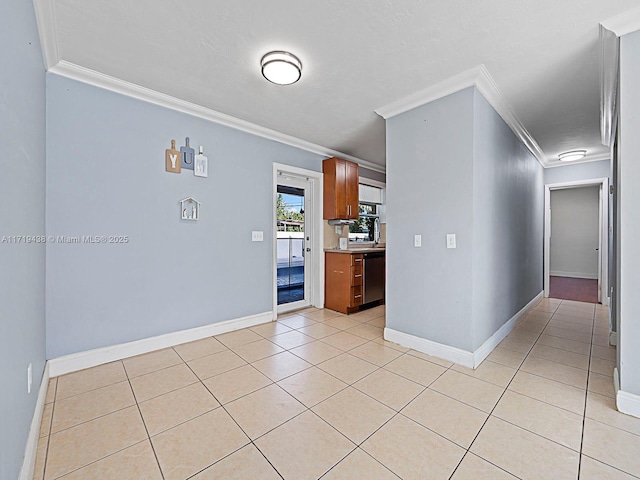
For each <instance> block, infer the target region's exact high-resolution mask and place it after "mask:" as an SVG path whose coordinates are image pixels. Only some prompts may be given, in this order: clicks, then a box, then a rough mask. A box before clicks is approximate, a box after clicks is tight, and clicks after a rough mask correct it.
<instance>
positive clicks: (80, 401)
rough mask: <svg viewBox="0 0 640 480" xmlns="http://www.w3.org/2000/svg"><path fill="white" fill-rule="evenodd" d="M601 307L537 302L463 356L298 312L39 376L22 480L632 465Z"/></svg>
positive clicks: (361, 319)
mask: <svg viewBox="0 0 640 480" xmlns="http://www.w3.org/2000/svg"><path fill="white" fill-rule="evenodd" d="M606 318H607V317H606V310H605V309H604V308H603V307H601V306H595V305H592V304H584V303H577V302H568V301H560V300H543V301H542V302H541V303H539V304H538V305H537V306H536V307H535V309H534V310H533V311H532V312H530V313H529V314H528V315H527V316H526V318H525V319H524V320H522V322H521V323H520V324H519V325H518V327H517V328H516V329H515V330H514V331H513V332H512V333H511V334H510V335H509V336H508V337H507V338H506V339H505V340H504V341H503V342H502V343H501V344H500V345H499V346H498V347H497V348H496V349H495V350H494V351H493V352H492V353H491V355H489V357H488V358H487V359H486V360H485V361H484V362H483V363H482V365H481V366H480V367H479V368H478V369H476V370H475V371H474V370H470V369H467V368H464V367H460V366H458V365H453V364H451V363H450V362H446V361H443V360H441V359H438V358H434V357H430V356H428V355H424V354H422V353H419V352H415V351H413V350H408V349H406V348H402V347H400V346H399V345H396V344H393V343H390V342H386V341H385V340H383V338H382V334H383V330H382V327H383V326H384V324H385V309H384V307H376V308H374V309H371V310H366V311H363V312H360V313H358V314H355V315H350V316H348V317H347V316H344V315H340V314H337V313H335V312H331V311H329V310H317V309H307V310H304V311H301V312H297V313H295V314H290V315H288V316H285V317H283V318H280V319H279V321H278V322H272V323H269V324H264V325H260V326H257V327H252V328H248V329H244V330H240V331H236V332H232V333H227V334H224V335H220V336H218V337H214V338H207V339H204V340H200V341H197V342H193V343H190V344H184V345H180V346H177V347H175V348H168V349H165V350H161V351H157V352H153V353H149V354H146V355H142V356H139V357H134V358H129V359H126V360H124V361H118V362H113V363H110V364H107V365H103V366H100V367H96V368H92V369H89V370H85V371H81V372H77V373H72V374H69V375H65V376H62V377H59V378H57V379H52V380H51V382H50V385H49V391H48V394H47V403H46V408H45V412H44V418H43V421H42V427H41V437H40V441H39V447H38V457H37V467H36V474H35V476H34V478H36V479H38V480H41V479H47V480H50V479H57V478H64V479H83V480H86V479H118V480H126V479H136V480H140V479H163V478H164V479H166V480H174V479H176V480H179V479H186V478H193V479H199V480H204V479H217V478H220V479H241V478H242V479H278V478H285V479H295V480H299V479H315V478H320V477H322V478H324V479H393V478H396V479H397V478H403V479H449V478H452V479H455V480H462V479H509V478H512V479H513V478H522V479H536V480H537V479H545V478H549V479H554V480H562V479H565V478H566V479H576V478H578V476H579V478H581V479H630V478H638V477H640V419H636V418H632V417H629V416H625V415H622V414H620V413H618V412H616V411H615V408H614V398H613V395H614V391H613V383H612V372H613V368H614V365H615V349H614V348H611V347H609V346H608V341H607V338H608V328H607V320H606Z"/></svg>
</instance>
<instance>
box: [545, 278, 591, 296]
mask: <svg viewBox="0 0 640 480" xmlns="http://www.w3.org/2000/svg"><path fill="white" fill-rule="evenodd" d="M549 296H550V297H551V298H561V299H563V300H575V301H577V302H589V303H598V280H592V279H588V278H570V277H554V276H551V277H549Z"/></svg>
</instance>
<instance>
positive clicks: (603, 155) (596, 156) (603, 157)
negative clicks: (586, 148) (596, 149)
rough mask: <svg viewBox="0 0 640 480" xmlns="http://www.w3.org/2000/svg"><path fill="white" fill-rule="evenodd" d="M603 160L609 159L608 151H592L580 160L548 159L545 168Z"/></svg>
mask: <svg viewBox="0 0 640 480" xmlns="http://www.w3.org/2000/svg"><path fill="white" fill-rule="evenodd" d="M603 160H611V154H610V153H594V154H591V155H586V156H585V157H584V158H583V159H582V160H576V161H574V162H561V161H560V160H557V159H556V160H553V161H548V162H547V165H546V168H556V167H570V166H571V165H580V164H581V163H591V162H601V161H603Z"/></svg>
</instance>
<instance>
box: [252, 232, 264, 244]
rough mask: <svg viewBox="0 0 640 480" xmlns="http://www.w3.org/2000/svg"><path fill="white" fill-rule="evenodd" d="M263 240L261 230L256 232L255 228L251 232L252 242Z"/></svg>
mask: <svg viewBox="0 0 640 480" xmlns="http://www.w3.org/2000/svg"><path fill="white" fill-rule="evenodd" d="M263 240H264V233H263V232H256V231H255V230H254V231H253V232H251V241H252V242H262V241H263Z"/></svg>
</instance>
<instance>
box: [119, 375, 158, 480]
mask: <svg viewBox="0 0 640 480" xmlns="http://www.w3.org/2000/svg"><path fill="white" fill-rule="evenodd" d="M125 374H126V375H127V382H128V383H129V389H130V390H131V394H132V395H133V401H134V402H135V405H136V408H137V409H138V414H139V415H140V420H141V421H142V425H143V426H144V431H145V432H147V440H148V441H149V445H151V451H152V452H153V456H154V458H155V459H156V463H157V464H158V470H160V475H161V476H162V478H163V480H164V472H163V471H162V467H161V466H160V459H159V458H158V454H157V453H156V449H155V447H154V446H153V442H152V441H151V435H150V434H149V429H148V428H147V422H145V421H144V416H143V415H142V410H140V403H139V402H138V397H136V392H135V390H134V389H133V385H131V379H130V378H129V373H128V372H127V370H126V368H125Z"/></svg>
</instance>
